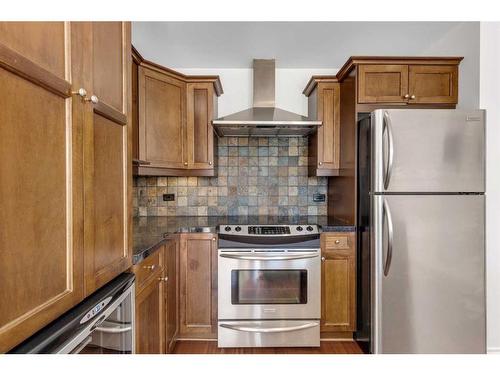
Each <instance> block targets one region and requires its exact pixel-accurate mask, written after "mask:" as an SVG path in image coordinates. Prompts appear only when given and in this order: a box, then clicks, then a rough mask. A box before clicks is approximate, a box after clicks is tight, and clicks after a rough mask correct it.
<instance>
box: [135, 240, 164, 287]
mask: <svg viewBox="0 0 500 375" xmlns="http://www.w3.org/2000/svg"><path fill="white" fill-rule="evenodd" d="M162 254H163V246H162V247H161V248H160V249H159V250H157V251H156V252H154V253H153V254H151V255H150V256H149V257H147V258H146V259H144V260H143V261H142V262H141V263H139V264H136V265H135V266H134V268H133V271H134V273H135V278H136V284H137V288H138V289H139V288H141V287H142V286H143V285H144V283H145V282H146V281H147V280H148V279H149V278H150V277H152V276H153V275H156V274H157V273H158V272H161V271H162V269H163V256H162Z"/></svg>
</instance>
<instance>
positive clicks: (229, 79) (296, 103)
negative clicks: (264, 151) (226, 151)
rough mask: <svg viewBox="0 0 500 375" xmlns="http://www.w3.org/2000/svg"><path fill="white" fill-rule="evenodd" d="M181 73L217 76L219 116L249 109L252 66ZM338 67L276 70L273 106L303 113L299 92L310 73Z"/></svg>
mask: <svg viewBox="0 0 500 375" xmlns="http://www.w3.org/2000/svg"><path fill="white" fill-rule="evenodd" d="M173 69H174V70H177V71H179V72H181V73H185V74H214V75H219V76H220V79H221V82H222V87H223V89H224V94H223V95H222V96H221V97H220V98H219V117H222V116H225V115H229V114H231V113H234V112H238V111H242V110H244V109H247V108H250V107H251V106H252V101H253V71H252V69H195V68H190V69H185V68H173ZM337 70H338V69H333V68H332V69H322V68H316V69H276V106H277V107H278V108H282V109H285V110H287V111H291V112H295V113H299V114H301V115H305V116H307V98H306V97H305V96H304V95H303V94H302V90H304V88H305V87H306V84H307V82H308V81H309V79H310V78H311V76H312V75H328V74H332V75H333V74H335V73H336V72H337Z"/></svg>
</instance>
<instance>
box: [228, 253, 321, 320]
mask: <svg viewBox="0 0 500 375" xmlns="http://www.w3.org/2000/svg"><path fill="white" fill-rule="evenodd" d="M320 267H321V259H320V250H319V249H314V250H311V249H305V250H300V249H293V250H264V249H256V250H243V249H220V250H219V262H218V291H219V295H218V309H219V320H221V319H222V320H224V319H319V318H320V309H321V303H320V295H321V279H320Z"/></svg>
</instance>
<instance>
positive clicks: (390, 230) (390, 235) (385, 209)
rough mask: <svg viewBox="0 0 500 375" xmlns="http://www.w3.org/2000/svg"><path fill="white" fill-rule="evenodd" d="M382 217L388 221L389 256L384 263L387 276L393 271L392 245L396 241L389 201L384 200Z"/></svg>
mask: <svg viewBox="0 0 500 375" xmlns="http://www.w3.org/2000/svg"><path fill="white" fill-rule="evenodd" d="M382 215H383V218H386V219H387V233H388V237H387V255H386V258H385V262H384V276H387V275H388V274H389V270H390V269H391V262H392V245H393V239H394V227H393V223H392V215H391V211H390V210H389V206H388V204H387V201H386V200H385V199H384V200H383V205H382ZM382 220H383V219H382Z"/></svg>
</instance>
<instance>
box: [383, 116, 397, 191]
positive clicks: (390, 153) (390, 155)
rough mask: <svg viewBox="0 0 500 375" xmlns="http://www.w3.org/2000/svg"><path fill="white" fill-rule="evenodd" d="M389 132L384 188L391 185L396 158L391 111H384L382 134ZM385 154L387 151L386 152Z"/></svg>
mask: <svg viewBox="0 0 500 375" xmlns="http://www.w3.org/2000/svg"><path fill="white" fill-rule="evenodd" d="M385 134H387V147H388V150H387V162H386V163H385V164H386V165H385V173H384V189H385V190H387V188H388V187H389V182H390V180H391V173H392V164H393V159H394V141H393V138H392V128H391V118H390V117H389V112H387V111H384V120H383V126H382V135H383V136H385ZM384 155H385V153H384Z"/></svg>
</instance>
